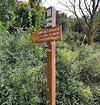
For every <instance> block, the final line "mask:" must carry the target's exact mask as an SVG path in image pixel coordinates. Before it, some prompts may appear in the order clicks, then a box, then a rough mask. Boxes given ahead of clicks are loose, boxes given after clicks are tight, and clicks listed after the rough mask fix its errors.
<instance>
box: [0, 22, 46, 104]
mask: <svg viewBox="0 0 100 105" xmlns="http://www.w3.org/2000/svg"><path fill="white" fill-rule="evenodd" d="M0 27H1V28H0V29H2V31H0V37H1V39H0V40H1V42H2V44H0V78H1V79H0V105H12V104H14V105H38V104H44V105H45V104H46V98H45V97H46V85H45V82H46V80H45V76H46V74H45V63H44V64H43V62H42V60H41V57H42V56H43V54H42V51H43V49H42V45H39V44H38V45H34V44H33V43H32V41H31V34H30V32H26V31H23V30H21V29H17V32H14V33H13V34H9V32H8V31H7V30H6V29H5V28H4V27H3V26H2V25H1V24H0ZM6 35H9V36H7V37H5V38H4V36H6ZM36 51H37V52H36Z"/></svg>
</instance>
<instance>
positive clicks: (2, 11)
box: [0, 0, 16, 28]
mask: <svg viewBox="0 0 100 105" xmlns="http://www.w3.org/2000/svg"><path fill="white" fill-rule="evenodd" d="M15 5H16V0H0V21H2V22H3V25H4V26H6V27H7V28H9V27H10V26H11V25H12V24H13V23H14V21H15V18H16V15H15V13H14V11H15Z"/></svg>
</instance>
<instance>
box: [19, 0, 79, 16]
mask: <svg viewBox="0 0 100 105" xmlns="http://www.w3.org/2000/svg"><path fill="white" fill-rule="evenodd" d="M19 1H29V0H19ZM59 1H61V2H62V3H65V4H66V3H67V5H68V6H70V3H69V2H68V1H69V0H59ZM42 5H43V6H45V7H46V8H48V7H50V6H54V7H55V8H56V10H58V11H61V12H65V13H66V14H67V15H68V16H72V13H71V12H69V11H66V8H65V7H64V6H63V5H61V4H60V3H59V2H58V0H42ZM78 12H79V11H78V10H77V13H78ZM78 15H79V16H80V14H79V13H78Z"/></svg>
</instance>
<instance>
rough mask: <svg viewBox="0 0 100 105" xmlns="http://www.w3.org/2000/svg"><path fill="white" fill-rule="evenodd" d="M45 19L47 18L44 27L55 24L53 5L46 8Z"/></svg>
mask: <svg viewBox="0 0 100 105" xmlns="http://www.w3.org/2000/svg"><path fill="white" fill-rule="evenodd" d="M46 19H47V25H46V27H54V26H56V9H55V8H54V7H53V6H51V7H49V8H47V9H46Z"/></svg>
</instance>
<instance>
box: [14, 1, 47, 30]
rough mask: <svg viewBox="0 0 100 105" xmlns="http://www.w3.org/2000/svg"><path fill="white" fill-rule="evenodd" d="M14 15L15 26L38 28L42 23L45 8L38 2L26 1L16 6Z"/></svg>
mask: <svg viewBox="0 0 100 105" xmlns="http://www.w3.org/2000/svg"><path fill="white" fill-rule="evenodd" d="M16 15H17V18H16V22H15V26H17V27H21V28H24V29H27V28H29V27H33V28H35V29H38V28H40V27H41V26H43V25H44V21H45V10H44V8H43V7H42V6H41V5H40V4H38V3H33V4H32V5H31V4H30V3H28V2H21V3H19V4H18V5H17V7H16Z"/></svg>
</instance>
